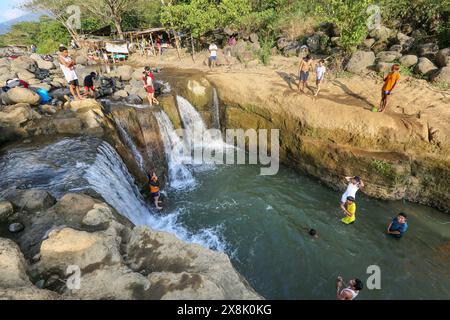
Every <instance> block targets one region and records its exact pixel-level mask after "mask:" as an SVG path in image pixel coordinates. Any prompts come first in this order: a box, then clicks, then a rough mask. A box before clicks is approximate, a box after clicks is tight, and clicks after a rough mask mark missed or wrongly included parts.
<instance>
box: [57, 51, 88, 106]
mask: <svg viewBox="0 0 450 320" xmlns="http://www.w3.org/2000/svg"><path fill="white" fill-rule="evenodd" d="M59 52H60V54H59V56H58V61H59V66H60V67H61V70H62V72H63V73H64V77H65V78H66V81H67V82H68V83H69V89H70V93H71V94H72V96H73V97H74V99H75V100H82V99H83V98H82V97H81V93H80V86H79V84H78V76H77V73H76V72H75V61H73V60H72V58H71V57H69V51H68V50H67V48H66V47H60V48H59ZM75 91H76V94H75Z"/></svg>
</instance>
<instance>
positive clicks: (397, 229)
mask: <svg viewBox="0 0 450 320" xmlns="http://www.w3.org/2000/svg"><path fill="white" fill-rule="evenodd" d="M406 219H407V216H406V213H403V212H400V213H399V214H398V215H397V217H396V218H394V219H392V222H391V223H390V224H389V226H388V228H387V234H389V235H391V236H393V237H395V238H398V239H400V238H401V237H402V236H403V234H404V233H405V232H406V230H408V223H407V222H406Z"/></svg>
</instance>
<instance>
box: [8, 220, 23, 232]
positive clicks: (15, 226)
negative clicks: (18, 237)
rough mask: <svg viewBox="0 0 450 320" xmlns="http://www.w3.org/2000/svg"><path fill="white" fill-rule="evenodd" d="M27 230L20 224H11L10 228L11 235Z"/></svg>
mask: <svg viewBox="0 0 450 320" xmlns="http://www.w3.org/2000/svg"><path fill="white" fill-rule="evenodd" d="M23 229H25V227H24V225H23V224H21V223H20V222H15V223H11V224H10V225H9V227H8V230H9V232H11V233H18V232H20V231H22V230H23Z"/></svg>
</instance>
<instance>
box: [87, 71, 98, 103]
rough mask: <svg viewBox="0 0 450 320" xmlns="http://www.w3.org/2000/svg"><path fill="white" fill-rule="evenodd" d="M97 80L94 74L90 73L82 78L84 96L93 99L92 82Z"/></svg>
mask: <svg viewBox="0 0 450 320" xmlns="http://www.w3.org/2000/svg"><path fill="white" fill-rule="evenodd" d="M96 78H97V74H96V73H95V72H91V73H90V74H88V75H87V76H86V77H84V94H85V95H86V96H92V98H94V99H95V87H94V80H95V79H96Z"/></svg>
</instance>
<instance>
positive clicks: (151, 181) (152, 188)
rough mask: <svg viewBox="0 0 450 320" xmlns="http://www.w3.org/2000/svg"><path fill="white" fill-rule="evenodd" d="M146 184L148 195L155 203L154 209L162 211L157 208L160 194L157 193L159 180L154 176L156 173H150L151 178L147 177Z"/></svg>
mask: <svg viewBox="0 0 450 320" xmlns="http://www.w3.org/2000/svg"><path fill="white" fill-rule="evenodd" d="M148 180H149V181H148V184H149V185H150V193H151V195H152V197H153V201H154V203H155V207H156V209H160V210H161V209H162V207H160V206H159V202H160V201H159V196H160V192H159V180H158V177H157V176H156V173H154V172H153V173H152V176H151V177H150V176H149V179H148Z"/></svg>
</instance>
